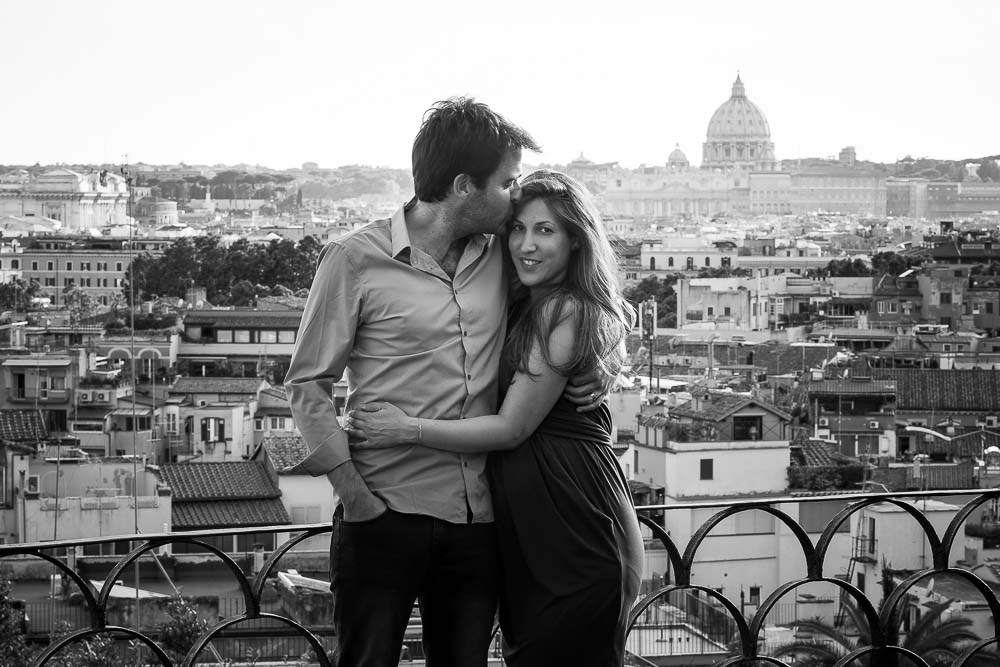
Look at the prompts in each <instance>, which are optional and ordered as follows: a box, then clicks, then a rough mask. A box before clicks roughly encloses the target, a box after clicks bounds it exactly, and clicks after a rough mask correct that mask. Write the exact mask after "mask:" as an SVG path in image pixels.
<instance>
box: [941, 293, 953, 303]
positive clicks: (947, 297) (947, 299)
mask: <svg viewBox="0 0 1000 667" xmlns="http://www.w3.org/2000/svg"><path fill="white" fill-rule="evenodd" d="M941 305H942V306H948V305H951V292H941Z"/></svg>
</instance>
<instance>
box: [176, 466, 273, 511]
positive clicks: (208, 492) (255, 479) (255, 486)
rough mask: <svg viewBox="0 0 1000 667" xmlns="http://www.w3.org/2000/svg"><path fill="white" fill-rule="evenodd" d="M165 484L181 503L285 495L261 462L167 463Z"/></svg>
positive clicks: (254, 498) (253, 498)
mask: <svg viewBox="0 0 1000 667" xmlns="http://www.w3.org/2000/svg"><path fill="white" fill-rule="evenodd" d="M160 473H161V474H162V475H163V480H164V481H165V482H166V483H167V484H168V485H169V486H170V488H171V490H172V492H173V502H174V507H176V506H177V503H183V502H190V501H202V500H231V499H241V500H256V499H264V498H279V497H280V496H281V491H280V490H278V487H277V484H276V483H275V482H274V481H272V479H271V477H269V476H268V474H267V471H266V470H265V469H264V465H263V464H262V463H261V462H260V461H227V462H220V463H197V462H195V463H164V464H163V465H162V466H160Z"/></svg>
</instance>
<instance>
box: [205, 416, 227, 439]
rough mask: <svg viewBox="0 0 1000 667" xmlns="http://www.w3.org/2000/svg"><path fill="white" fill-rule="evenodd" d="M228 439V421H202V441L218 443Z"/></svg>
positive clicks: (209, 419) (211, 418) (214, 419)
mask: <svg viewBox="0 0 1000 667" xmlns="http://www.w3.org/2000/svg"><path fill="white" fill-rule="evenodd" d="M225 439H226V420H225V419H221V418H219V417H203V418H202V420H201V441H202V442H218V441H220V440H225Z"/></svg>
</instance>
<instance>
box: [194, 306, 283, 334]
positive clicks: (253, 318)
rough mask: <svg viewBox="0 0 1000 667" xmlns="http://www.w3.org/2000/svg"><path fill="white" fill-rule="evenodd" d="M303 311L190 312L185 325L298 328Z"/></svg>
mask: <svg viewBox="0 0 1000 667" xmlns="http://www.w3.org/2000/svg"><path fill="white" fill-rule="evenodd" d="M301 320H302V311H301V310H288V309H285V310H189V311H187V312H186V313H185V314H184V324H214V325H216V326H221V327H226V326H230V327H252V328H254V329H267V328H268V327H274V328H278V327H281V328H287V327H291V328H296V329H297V328H298V326H299V322H300V321H301Z"/></svg>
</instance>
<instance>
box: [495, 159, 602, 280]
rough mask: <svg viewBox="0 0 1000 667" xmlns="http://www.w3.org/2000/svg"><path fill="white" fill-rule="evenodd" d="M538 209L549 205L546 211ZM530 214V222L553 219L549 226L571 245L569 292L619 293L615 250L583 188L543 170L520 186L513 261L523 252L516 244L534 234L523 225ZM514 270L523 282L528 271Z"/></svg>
mask: <svg viewBox="0 0 1000 667" xmlns="http://www.w3.org/2000/svg"><path fill="white" fill-rule="evenodd" d="M539 204H544V208H543V207H541V206H540V205H539ZM545 213H548V214H550V215H545ZM525 214H529V215H530V217H531V218H532V220H531V222H537V221H539V220H540V219H545V218H551V220H550V221H551V222H552V223H554V224H556V225H558V227H559V231H560V232H562V233H564V234H565V237H566V240H567V241H568V242H569V243H570V252H569V257H568V262H567V266H566V267H565V271H564V272H562V273H563V275H564V280H563V284H564V285H565V286H566V287H568V288H571V289H578V290H581V291H583V292H585V293H594V292H599V291H605V290H607V289H608V288H610V289H617V287H618V280H617V273H618V272H617V265H616V261H615V254H614V250H613V249H612V248H611V243H610V241H609V240H608V236H607V233H606V232H605V231H604V224H603V223H602V222H601V214H600V212H599V211H598V210H597V206H596V205H595V204H594V201H593V197H592V196H591V195H590V193H589V192H588V191H587V189H586V188H585V187H584V186H583V184H581V183H580V182H579V181H577V180H575V179H573V178H571V177H569V176H567V175H566V174H562V173H559V172H557V171H547V170H544V169H541V170H538V171H535V172H532V173H530V174H528V175H527V176H526V177H525V178H524V179H523V180H522V181H521V184H520V195H519V197H518V198H517V200H516V201H515V202H514V217H513V220H512V222H511V225H510V227H509V228H508V231H509V232H510V233H509V236H508V247H509V249H510V251H511V254H512V255H513V256H514V257H517V256H518V253H519V252H520V251H521V250H523V249H518V248H516V247H515V246H516V244H517V243H519V242H522V241H524V240H525V237H526V236H527V234H526V232H528V231H529V230H528V229H527V228H526V226H525V225H524V224H523V223H524V222H528V221H527V220H524V219H523V218H524V217H525ZM529 240H530V239H529ZM515 266H517V268H518V275H519V277H521V273H522V271H521V269H522V268H523V267H522V266H518V265H517V263H515ZM595 280H596V281H609V284H608V285H605V286H602V287H598V286H597V285H595V284H594V281H595ZM522 282H524V279H523V277H522ZM526 284H529V286H530V283H526Z"/></svg>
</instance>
